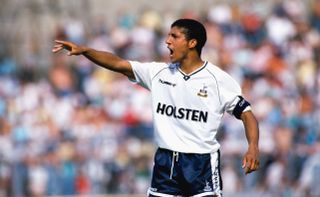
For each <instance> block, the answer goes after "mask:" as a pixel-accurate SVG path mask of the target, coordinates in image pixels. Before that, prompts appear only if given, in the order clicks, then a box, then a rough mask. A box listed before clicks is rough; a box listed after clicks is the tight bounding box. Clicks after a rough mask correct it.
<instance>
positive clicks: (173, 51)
mask: <svg viewBox="0 0 320 197" xmlns="http://www.w3.org/2000/svg"><path fill="white" fill-rule="evenodd" d="M166 44H167V47H168V49H169V50H170V60H171V62H173V63H176V62H181V61H182V60H183V59H184V58H185V57H186V55H187V53H188V51H189V47H188V41H187V40H186V37H185V34H184V33H183V28H180V27H172V28H171V29H170V31H169V33H168V36H167V39H166Z"/></svg>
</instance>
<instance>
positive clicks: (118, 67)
mask: <svg viewBox="0 0 320 197" xmlns="http://www.w3.org/2000/svg"><path fill="white" fill-rule="evenodd" d="M63 49H66V50H68V51H69V52H68V55H83V56H85V57H86V58H88V59H89V60H90V61H92V62H93V63H95V64H97V65H99V66H101V67H103V68H106V69H108V70H111V71H114V72H118V73H122V74H124V75H126V76H127V77H129V78H131V79H133V78H134V74H133V70H132V67H131V64H130V63H129V61H127V60H124V59H122V58H120V57H118V56H117V55H114V54H112V53H110V52H105V51H98V50H95V49H92V48H89V47H85V46H79V45H76V44H74V43H72V42H67V41H61V40H55V45H54V47H53V49H52V52H54V53H57V52H59V51H61V50H63Z"/></svg>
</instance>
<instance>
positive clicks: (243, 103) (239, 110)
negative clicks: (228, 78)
mask: <svg viewBox="0 0 320 197" xmlns="http://www.w3.org/2000/svg"><path fill="white" fill-rule="evenodd" d="M238 97H239V99H240V100H239V101H238V103H237V105H236V106H235V107H234V109H233V115H234V116H235V117H236V118H237V119H240V116H241V114H242V112H243V110H245V109H246V108H247V107H248V106H250V103H249V102H248V101H246V100H245V99H244V98H243V97H242V96H238Z"/></svg>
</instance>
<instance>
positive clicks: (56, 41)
mask: <svg viewBox="0 0 320 197" xmlns="http://www.w3.org/2000/svg"><path fill="white" fill-rule="evenodd" d="M54 42H55V43H56V44H61V45H62V47H63V48H64V49H67V50H69V51H70V50H71V48H72V44H71V42H67V41H63V40H55V41H54Z"/></svg>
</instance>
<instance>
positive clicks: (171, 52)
mask: <svg viewBox="0 0 320 197" xmlns="http://www.w3.org/2000/svg"><path fill="white" fill-rule="evenodd" d="M168 49H169V52H170V56H172V55H173V49H170V48H169V47H168Z"/></svg>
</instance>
